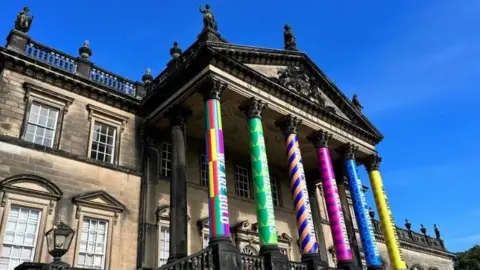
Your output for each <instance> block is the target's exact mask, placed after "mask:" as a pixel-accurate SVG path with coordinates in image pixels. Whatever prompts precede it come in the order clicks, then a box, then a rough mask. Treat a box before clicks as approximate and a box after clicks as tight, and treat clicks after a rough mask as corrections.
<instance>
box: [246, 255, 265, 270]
mask: <svg viewBox="0 0 480 270" xmlns="http://www.w3.org/2000/svg"><path fill="white" fill-rule="evenodd" d="M242 268H243V270H263V269H265V265H264V262H263V257H262V256H255V255H247V254H242Z"/></svg>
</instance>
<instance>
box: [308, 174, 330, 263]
mask: <svg viewBox="0 0 480 270" xmlns="http://www.w3.org/2000/svg"><path fill="white" fill-rule="evenodd" d="M316 174H317V175H318V173H316ZM307 188H308V195H309V200H310V208H311V209H312V218H313V224H314V226H315V232H316V235H317V239H318V241H319V242H318V253H319V255H320V263H321V264H322V265H323V266H325V267H327V266H328V253H327V245H326V244H325V235H324V233H323V227H322V222H321V220H322V218H321V216H320V202H319V198H318V197H317V190H318V186H317V184H316V183H315V182H314V181H311V179H308V180H307ZM320 242H323V243H320Z"/></svg>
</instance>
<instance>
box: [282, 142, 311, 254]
mask: <svg viewBox="0 0 480 270" xmlns="http://www.w3.org/2000/svg"><path fill="white" fill-rule="evenodd" d="M285 142H286V144H287V158H288V170H289V174H290V187H291V189H292V198H293V203H294V206H295V212H296V213H297V229H298V236H299V239H300V251H301V253H302V254H308V253H317V252H318V243H317V239H316V236H315V229H314V226H313V220H312V211H311V209H310V201H309V199H308V190H307V183H306V181H305V172H304V170H303V161H302V154H301V153H300V147H299V145H298V137H297V134H294V133H290V134H286V135H285Z"/></svg>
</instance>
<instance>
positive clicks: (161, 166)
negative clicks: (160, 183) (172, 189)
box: [159, 141, 173, 181]
mask: <svg viewBox="0 0 480 270" xmlns="http://www.w3.org/2000/svg"><path fill="white" fill-rule="evenodd" d="M164 145H167V146H168V148H169V151H164V150H163V146H164ZM164 152H166V153H169V155H170V160H169V162H170V167H167V168H165V167H164V165H163V160H164V158H163V153H164ZM159 154H160V155H159V158H160V159H159V162H160V167H159V169H160V173H159V176H160V178H161V179H164V180H166V181H170V178H171V177H172V157H173V144H172V143H171V142H169V141H162V142H161V143H160V153H159ZM164 171H165V172H168V174H167V173H164Z"/></svg>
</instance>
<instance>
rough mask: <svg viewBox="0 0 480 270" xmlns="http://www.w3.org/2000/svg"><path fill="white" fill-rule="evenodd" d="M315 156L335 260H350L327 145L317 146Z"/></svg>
mask: <svg viewBox="0 0 480 270" xmlns="http://www.w3.org/2000/svg"><path fill="white" fill-rule="evenodd" d="M317 156H318V168H319V170H320V176H321V178H322V187H323V193H324V196H325V201H326V204H327V213H328V218H329V220H330V227H331V230H332V237H333V242H334V243H335V253H336V256H337V260H338V261H352V260H353V255H352V249H351V247H350V242H349V240H348V234H347V228H346V226H345V219H344V217H343V212H342V204H341V203H340V196H339V194H338V188H337V182H336V180H335V174H334V172H333V166H332V160H331V159H330V151H329V150H328V147H319V148H317Z"/></svg>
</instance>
